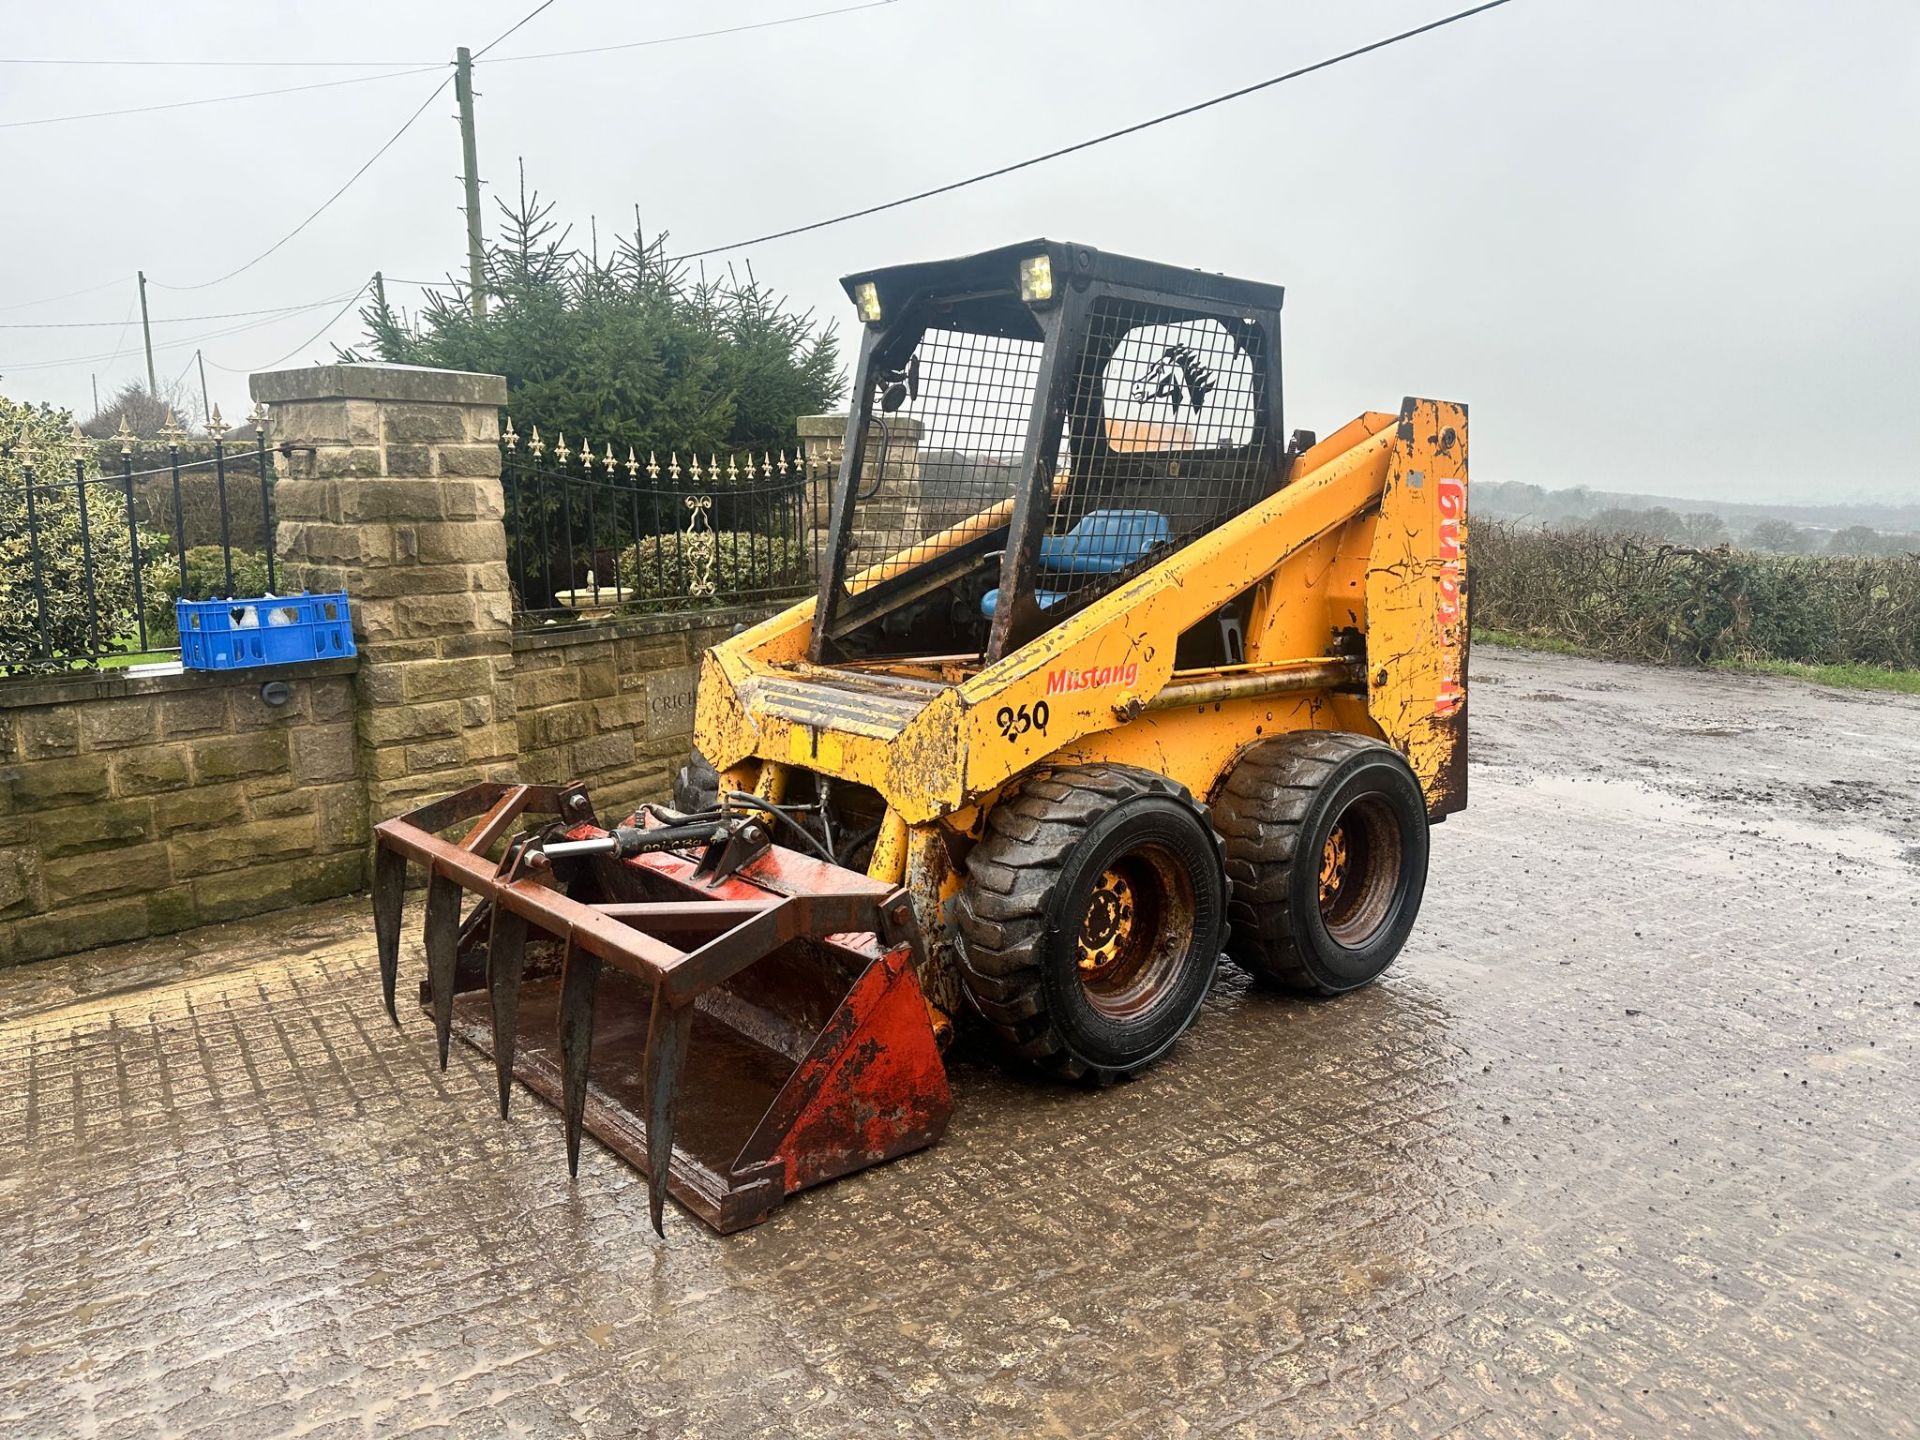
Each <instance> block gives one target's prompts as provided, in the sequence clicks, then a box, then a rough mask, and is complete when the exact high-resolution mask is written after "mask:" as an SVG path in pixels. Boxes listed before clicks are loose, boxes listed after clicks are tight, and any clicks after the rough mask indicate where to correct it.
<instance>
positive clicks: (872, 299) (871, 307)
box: [853, 280, 880, 325]
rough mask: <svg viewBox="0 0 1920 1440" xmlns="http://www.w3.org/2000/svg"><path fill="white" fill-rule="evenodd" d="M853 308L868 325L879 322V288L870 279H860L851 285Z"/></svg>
mask: <svg viewBox="0 0 1920 1440" xmlns="http://www.w3.org/2000/svg"><path fill="white" fill-rule="evenodd" d="M853 308H854V309H856V310H858V311H859V312H860V318H861V319H862V320H864V321H866V322H867V324H869V325H878V324H879V323H880V289H879V287H878V286H876V285H875V284H874V283H873V281H871V280H862V281H861V282H860V283H859V284H858V285H856V286H854V287H853Z"/></svg>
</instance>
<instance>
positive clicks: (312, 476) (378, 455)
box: [252, 365, 516, 821]
mask: <svg viewBox="0 0 1920 1440" xmlns="http://www.w3.org/2000/svg"><path fill="white" fill-rule="evenodd" d="M252 386H253V396H254V398H255V399H256V400H259V401H262V402H264V403H265V404H266V405H267V407H268V411H269V414H270V417H271V419H270V422H269V432H268V434H269V443H270V444H271V445H273V446H274V447H275V450H276V452H277V455H278V467H279V476H280V478H279V482H278V485H277V486H276V488H275V490H274V509H275V516H276V519H277V521H278V526H277V532H276V539H277V547H278V553H279V557H280V562H279V563H280V566H281V570H280V578H281V585H282V588H283V589H286V590H288V591H290V592H298V591H301V590H309V591H320V590H344V591H346V592H347V596H348V600H349V602H350V603H351V605H352V609H353V630H354V641H355V644H356V646H357V647H358V649H359V653H360V658H359V668H358V670H357V671H356V673H355V677H354V689H355V712H356V713H355V729H356V734H357V737H358V745H359V749H360V773H361V775H362V776H363V777H364V778H365V782H366V787H367V808H368V811H369V812H370V814H371V816H372V817H373V819H374V820H376V821H377V820H381V819H384V818H386V817H388V816H390V815H393V814H395V813H397V812H399V811H401V810H404V809H406V808H408V806H409V805H411V804H415V803H419V801H420V800H421V799H423V798H427V797H434V796H438V795H442V794H445V793H447V792H449V791H452V790H457V789H459V788H460V787H461V786H464V785H469V784H472V783H474V782H475V781H477V780H486V779H508V778H511V777H512V774H513V770H514V758H515V750H516V736H515V729H514V714H513V605H512V596H511V592H510V589H509V582H508V578H507V543H506V529H505V526H504V525H503V523H502V516H503V514H504V507H503V504H502V499H501V492H500V446H499V423H500V421H499V407H500V406H502V405H504V404H505V403H506V399H507V385H506V381H505V380H504V379H502V378H501V377H500V376H498V375H472V374H465V373H461V372H458V371H450V370H428V369H421V368H418V367H415V366H411V365H314V366H308V367H307V368H305V369H300V370H280V371H275V372H273V373H271V374H264V375H255V376H254V377H253V379H252Z"/></svg>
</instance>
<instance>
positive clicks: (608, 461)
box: [600, 440, 631, 475]
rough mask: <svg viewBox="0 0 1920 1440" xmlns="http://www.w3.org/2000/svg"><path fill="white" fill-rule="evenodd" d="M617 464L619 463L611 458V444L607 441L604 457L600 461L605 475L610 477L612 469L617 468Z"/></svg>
mask: <svg viewBox="0 0 1920 1440" xmlns="http://www.w3.org/2000/svg"><path fill="white" fill-rule="evenodd" d="M629 453H631V452H629ZM619 463H620V462H619V461H618V460H616V459H614V458H613V442H612V441H611V440H609V441H608V442H607V453H606V457H605V458H604V459H603V460H601V462H600V464H601V466H602V467H603V468H604V469H605V470H606V472H607V474H609V475H611V474H613V472H614V468H615V467H616V466H618V465H619Z"/></svg>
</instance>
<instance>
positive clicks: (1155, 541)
mask: <svg viewBox="0 0 1920 1440" xmlns="http://www.w3.org/2000/svg"><path fill="white" fill-rule="evenodd" d="M1266 355H1267V350H1266V337H1265V336H1264V335H1263V334H1262V333H1261V331H1260V327H1259V326H1258V325H1257V324H1256V323H1255V322H1254V321H1251V320H1238V319H1229V320H1225V321H1222V320H1218V319H1211V318H1203V317H1197V316H1194V315H1192V314H1191V313H1186V314H1182V313H1181V312H1178V311H1170V310H1168V309H1166V308H1165V307H1161V306H1154V305H1147V304H1142V303H1138V302H1133V301H1123V300H1112V299H1107V300H1102V301H1099V302H1097V303H1096V305H1095V307H1094V310H1093V315H1092V319H1091V322H1090V326H1089V330H1088V335H1087V341H1086V344H1085V346H1084V347H1083V349H1082V351H1081V355H1080V360H1079V364H1078V367H1077V369H1076V371H1075V380H1074V389H1073V395H1072V398H1071V400H1070V402H1069V405H1070V408H1069V411H1068V414H1067V423H1066V426H1065V428H1064V432H1063V434H1062V439H1061V447H1062V450H1063V452H1064V453H1063V455H1062V456H1061V459H1060V462H1059V465H1058V467H1057V471H1056V473H1058V472H1059V471H1064V472H1065V474H1066V476H1067V482H1066V484H1065V485H1064V486H1061V487H1059V488H1057V489H1056V491H1055V495H1054V501H1053V508H1052V511H1051V514H1050V515H1049V517H1048V523H1047V530H1046V536H1045V538H1044V539H1043V540H1042V542H1041V551H1040V565H1039V573H1038V576H1037V577H1036V578H1037V584H1038V588H1039V590H1040V591H1041V592H1042V593H1041V600H1042V604H1043V605H1051V604H1057V603H1058V602H1059V600H1060V599H1061V598H1064V597H1065V596H1067V595H1070V594H1073V593H1075V592H1077V591H1081V590H1085V589H1089V588H1093V587H1096V586H1099V585H1101V584H1103V583H1105V582H1106V579H1107V577H1109V576H1113V575H1117V574H1120V573H1122V572H1124V571H1128V570H1130V569H1131V568H1133V567H1134V566H1135V565H1136V564H1137V563H1138V562H1139V561H1141V560H1143V559H1146V558H1147V557H1149V556H1152V555H1156V554H1159V553H1161V552H1163V551H1165V550H1167V549H1168V548H1170V547H1172V546H1175V545H1178V544H1181V543H1183V542H1184V541H1186V540H1188V539H1190V538H1192V537H1193V536H1195V535H1198V534H1201V533H1202V532H1204V531H1206V530H1209V529H1211V528H1212V527H1213V526H1215V525H1217V524H1219V523H1220V522H1221V521H1222V520H1225V519H1227V518H1229V517H1230V516H1233V515H1236V514H1238V513H1239V512H1240V511H1242V510H1244V509H1246V508H1247V506H1249V505H1250V504H1252V503H1253V502H1254V501H1255V500H1257V499H1259V498H1260V496H1261V495H1262V494H1263V493H1264V491H1265V488H1266V486H1267V484H1268V482H1269V480H1270V479H1271V475H1272V465H1273V457H1272V456H1271V454H1269V440H1268V436H1267V433H1266V431H1267V417H1266V416H1265V415H1264V414H1263V413H1262V403H1261V396H1262V394H1263V392H1264V389H1265V385H1266V375H1265V367H1266V364H1267V360H1266Z"/></svg>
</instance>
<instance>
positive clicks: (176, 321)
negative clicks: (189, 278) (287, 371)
mask: <svg viewBox="0 0 1920 1440" xmlns="http://www.w3.org/2000/svg"><path fill="white" fill-rule="evenodd" d="M332 303H333V301H332V300H331V299H326V300H314V301H309V302H308V303H306V304H304V305H269V306H268V307H267V308H266V309H264V310H226V311H221V312H219V313H217V314H213V315H168V316H166V317H164V318H163V319H159V320H155V321H152V322H151V323H152V324H155V325H188V324H193V323H196V322H198V321H201V320H238V319H240V318H241V317H243V316H247V315H291V314H296V313H298V312H299V311H302V310H318V309H319V308H320V307H321V306H322V305H331V304H332ZM127 313H128V314H129V315H131V314H132V313H133V312H132V311H128V312H127ZM125 323H126V322H125V321H122V320H44V321H40V322H37V323H35V324H31V325H26V324H0V330H110V329H112V328H113V327H114V326H115V325H124V324H125Z"/></svg>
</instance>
